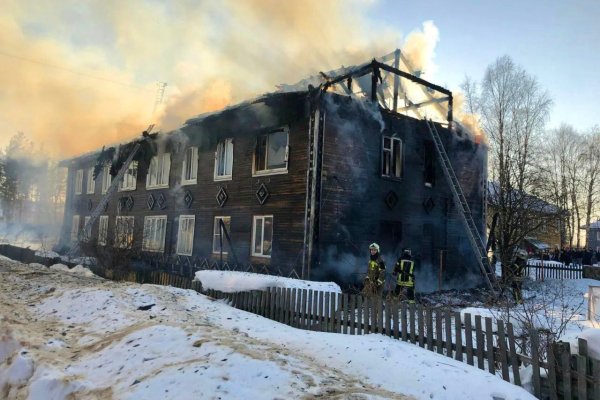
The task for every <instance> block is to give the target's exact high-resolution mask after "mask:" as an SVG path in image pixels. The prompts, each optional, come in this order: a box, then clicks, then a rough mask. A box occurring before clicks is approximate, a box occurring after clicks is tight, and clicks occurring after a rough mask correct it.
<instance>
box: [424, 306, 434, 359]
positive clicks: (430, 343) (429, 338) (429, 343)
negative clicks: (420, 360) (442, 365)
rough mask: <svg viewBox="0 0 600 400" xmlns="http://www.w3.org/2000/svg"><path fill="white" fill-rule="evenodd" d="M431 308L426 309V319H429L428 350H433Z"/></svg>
mask: <svg viewBox="0 0 600 400" xmlns="http://www.w3.org/2000/svg"><path fill="white" fill-rule="evenodd" d="M431 314H432V310H431V308H429V307H427V308H426V309H425V319H426V321H427V350H429V351H433V317H432V315H431Z"/></svg>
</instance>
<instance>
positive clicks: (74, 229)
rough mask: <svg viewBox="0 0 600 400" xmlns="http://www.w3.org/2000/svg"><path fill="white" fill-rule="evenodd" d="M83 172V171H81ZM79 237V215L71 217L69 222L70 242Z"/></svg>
mask: <svg viewBox="0 0 600 400" xmlns="http://www.w3.org/2000/svg"><path fill="white" fill-rule="evenodd" d="M81 172H83V171H81ZM78 236H79V215H73V221H72V222H71V241H72V242H76V241H77V240H78Z"/></svg>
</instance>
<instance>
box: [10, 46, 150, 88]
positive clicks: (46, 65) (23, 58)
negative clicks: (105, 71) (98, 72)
mask: <svg viewBox="0 0 600 400" xmlns="http://www.w3.org/2000/svg"><path fill="white" fill-rule="evenodd" d="M0 55H2V56H5V57H9V58H14V59H16V60H21V61H26V62H29V63H32V64H38V65H41V66H44V67H50V68H54V69H58V70H61V71H66V72H70V73H72V74H75V75H79V76H83V77H86V78H89V79H96V80H99V81H104V82H110V83H114V84H115V85H120V86H125V87H130V88H133V89H137V90H143V91H152V89H148V88H145V87H142V86H136V85H131V84H129V83H123V82H119V81H115V80H112V79H108V78H103V77H99V76H94V75H91V74H87V73H84V72H79V71H75V70H73V69H70V68H66V67H61V66H59V65H54V64H50V63H47V62H43V61H37V60H32V59H30V58H26V57H22V56H17V55H14V54H9V53H6V52H4V51H2V50H0Z"/></svg>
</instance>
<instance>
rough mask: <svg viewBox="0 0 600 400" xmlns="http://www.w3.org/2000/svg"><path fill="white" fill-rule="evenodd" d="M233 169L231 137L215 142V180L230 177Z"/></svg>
mask: <svg viewBox="0 0 600 400" xmlns="http://www.w3.org/2000/svg"><path fill="white" fill-rule="evenodd" d="M232 170H233V139H231V138H229V139H225V140H222V141H220V142H219V144H217V151H216V152H215V175H214V178H215V180H221V179H231V173H232Z"/></svg>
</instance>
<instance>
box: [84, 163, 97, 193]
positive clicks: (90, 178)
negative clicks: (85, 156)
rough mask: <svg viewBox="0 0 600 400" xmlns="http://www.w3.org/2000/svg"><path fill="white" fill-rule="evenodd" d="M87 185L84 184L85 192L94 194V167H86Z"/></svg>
mask: <svg viewBox="0 0 600 400" xmlns="http://www.w3.org/2000/svg"><path fill="white" fill-rule="evenodd" d="M86 184H87V186H86V191H85V192H86V193H87V194H94V188H95V186H96V181H95V180H94V168H93V167H92V168H88V170H87V183H86Z"/></svg>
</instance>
